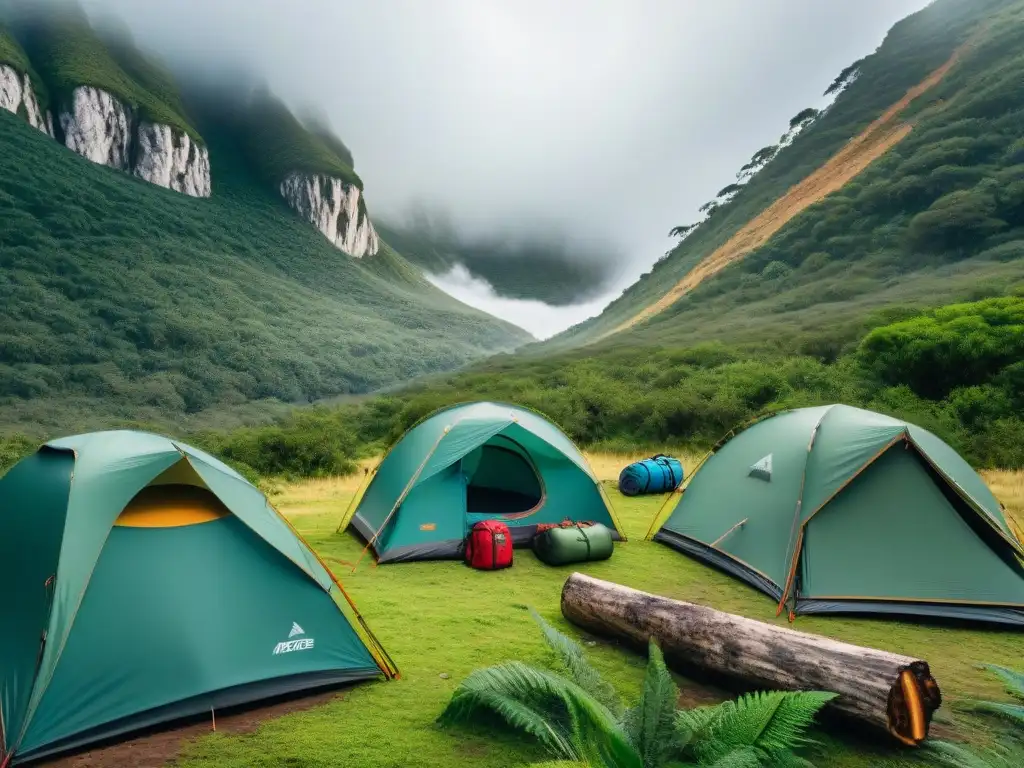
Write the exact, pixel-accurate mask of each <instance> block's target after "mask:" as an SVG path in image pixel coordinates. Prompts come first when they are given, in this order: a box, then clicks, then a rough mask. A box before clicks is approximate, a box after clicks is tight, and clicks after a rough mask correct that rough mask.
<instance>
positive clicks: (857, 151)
mask: <svg viewBox="0 0 1024 768" xmlns="http://www.w3.org/2000/svg"><path fill="white" fill-rule="evenodd" d="M973 44H974V39H973V38H972V40H969V41H968V42H966V43H964V44H963V45H961V46H960V47H959V48H957V49H956V50H955V51H954V52H953V55H952V56H950V58H949V60H948V61H947V62H946V63H945V64H943V65H942V66H941V67H939V68H938V69H936V70H935V71H934V72H932V73H931V74H930V75H928V77H926V78H925V79H924V80H922V81H921V82H920V83H918V84H917V85H915V86H914V87H913V88H911V89H910V90H908V91H907V92H906V94H904V96H903V98H902V99H900V100H899V101H898V102H896V103H895V104H893V105H892V106H891V107H889V108H888V109H887V110H886V111H885V112H883V113H882V115H881V116H880V117H878V118H877V119H876V120H875V121H874V122H873V123H871V125H869V126H868V127H867V128H865V129H864V130H863V131H862V132H861V133H860V134H859V135H857V136H855V137H854V138H852V139H850V141H848V142H847V143H846V145H845V146H844V147H843V148H842V149H841V150H839V152H837V153H836V154H835V155H833V156H832V157H831V158H830V159H829V160H828V161H827V162H825V164H824V165H822V166H821V167H820V168H818V170H816V171H814V173H812V174H811V175H810V176H808V177H807V178H805V179H804V180H803V181H801V182H800V183H799V184H796V185H795V186H793V187H791V188H790V189H789V190H788V191H787V192H786V194H785V195H783V196H782V197H780V198H779V199H778V200H776V201H775V202H774V203H772V204H771V205H770V206H768V208H766V209H765V210H764V211H762V212H761V213H760V214H759V215H758V216H756V217H754V218H753V219H751V220H750V221H749V222H748V223H747V224H746V225H745V226H744V227H743V228H742V229H740V231H739V232H737V233H736V234H735V235H733V236H732V237H731V238H730V239H729V241H728V242H726V243H725V245H723V246H721V247H720V248H718V249H717V250H716V251H714V252H713V253H712V254H711V255H710V256H708V257H706V258H704V259H703V260H701V262H700V263H698V264H697V266H696V267H694V268H693V269H692V270H690V271H689V272H688V273H687V274H686V276H685V277H684V278H683V279H682V280H680V281H679V282H678V283H676V284H675V285H674V286H673V287H672V289H671V290H670V291H669V292H668V293H666V294H665V295H664V296H662V297H661V298H660V299H659V300H658V301H656V302H654V303H653V304H651V305H650V306H648V307H646V308H645V309H644V310H642V311H641V312H639V313H638V314H637V315H635V316H634V317H632V318H631V319H629V320H627V321H626V322H624V323H622V324H621V325H619V326H617V327H616V328H614V329H613V330H611V331H609V332H608V333H605V334H603V335H602V336H600V337H599V338H598V339H595V341H597V340H600V339H603V338H607V337H608V336H611V335H612V334H615V333H619V332H620V331H624V330H626V329H627V328H631V327H632V326H634V325H636V324H637V323H640V322H643V321H644V320H647V319H648V318H651V317H653V316H654V315H656V314H658V313H659V312H662V311H663V310H665V309H666V308H668V307H670V306H671V305H672V304H674V303H675V302H676V301H678V300H679V299H680V298H681V297H682V296H684V295H685V294H687V293H689V292H690V291H692V290H693V289H694V288H696V287H697V286H698V285H700V284H701V283H702V282H703V281H704V280H706V279H707V278H709V277H711V276H712V275H714V274H716V273H718V272H720V271H721V270H723V269H724V268H725V267H727V266H729V265H730V264H732V263H733V262H736V261H739V260H740V259H742V258H743V257H744V256H746V255H747V254H748V253H750V252H751V251H753V250H755V249H757V248H760V247H761V246H762V245H764V244H765V243H767V242H768V240H769V239H770V238H771V237H772V235H774V234H775V233H776V232H778V231H779V230H780V229H782V228H783V227H784V226H785V225H786V224H787V223H789V221H790V219H792V218H793V217H794V216H796V215H797V214H799V213H801V212H802V211H804V210H806V209H807V208H809V207H810V206H812V205H814V204H815V203H817V202H819V201H821V200H823V199H824V198H825V197H826V196H828V195H830V194H832V193H833V192H835V191H837V190H839V189H840V188H841V187H843V186H845V185H846V184H847V183H848V182H850V181H851V180H853V178H854V177H855V176H857V175H858V174H859V173H860V172H861V171H863V170H864V169H865V168H867V167H868V166H869V165H871V163H873V162H874V161H875V160H877V159H878V158H879V157H881V156H882V155H884V154H885V153H886V152H887V151H888V150H889V149H890V148H891V147H893V146H894V145H895V144H897V143H899V142H900V141H902V140H903V139H904V138H905V137H906V136H907V134H909V133H910V131H911V128H912V126H911V125H910V124H909V123H904V122H901V121H900V120H899V119H898V118H899V116H900V114H901V113H902V112H903V110H905V109H906V108H907V107H908V106H910V104H911V102H913V101H914V100H915V99H917V98H918V97H919V96H921V95H922V94H923V93H925V92H927V91H928V90H930V89H932V88H934V87H935V86H936V85H938V84H939V83H940V82H941V81H942V78H944V77H945V76H946V74H947V73H948V72H949V71H950V70H951V69H952V68H953V67H954V66H956V63H957V62H958V61H959V60H960V58H961V57H962V56H963V54H964V53H965V52H966V50H967V49H968V48H969V47H971V46H972V45H973Z"/></svg>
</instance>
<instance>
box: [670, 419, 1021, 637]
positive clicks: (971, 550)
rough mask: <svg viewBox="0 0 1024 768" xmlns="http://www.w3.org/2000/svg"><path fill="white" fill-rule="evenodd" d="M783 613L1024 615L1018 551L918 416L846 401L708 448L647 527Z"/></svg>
mask: <svg viewBox="0 0 1024 768" xmlns="http://www.w3.org/2000/svg"><path fill="white" fill-rule="evenodd" d="M654 539H655V540H656V541H660V542H663V543H665V544H667V545H668V546H670V547H673V548H675V549H677V550H679V551H680V552H683V553H685V554H687V555H690V556H692V557H695V558H697V559H699V560H703V561H705V562H707V563H710V564H712V565H715V566H717V567H719V568H721V569H723V570H725V571H727V572H729V573H731V574H732V575H733V576H736V577H737V578H740V579H742V580H743V581H746V582H747V583H749V584H751V585H753V586H754V587H756V588H757V589H760V590H761V591H763V592H766V593H767V594H769V595H771V596H772V597H773V598H774V599H775V600H776V601H778V604H779V610H780V611H781V610H785V609H787V608H788V609H789V610H790V611H791V612H792V613H793V614H797V613H826V612H835V613H865V614H903V615H918V616H935V617H946V618H954V619H967V620H978V621H988V622H995V623H1000V624H1010V625H1024V568H1022V564H1021V558H1022V556H1024V548H1022V545H1021V541H1020V539H1019V538H1018V533H1017V532H1016V530H1015V529H1014V528H1013V527H1012V525H1011V523H1010V522H1009V521H1008V520H1007V518H1006V517H1005V515H1004V514H1003V510H1002V509H1001V507H1000V504H999V503H998V502H997V501H996V499H995V497H994V496H993V495H992V493H991V491H990V490H989V489H988V487H987V486H986V485H985V482H984V481H983V480H982V479H981V477H979V476H978V474H977V473H976V472H975V471H974V470H973V469H972V468H971V467H970V465H969V464H968V463H967V462H966V461H964V459H963V458H961V457H960V456H959V455H958V454H957V453H956V452H955V451H954V450H953V449H952V448H950V447H949V446H948V445H946V444H945V443H944V442H943V441H942V440H940V439H939V438H938V437H936V436H935V435H933V434H931V433H930V432H928V431H927V430H924V429H922V428H921V427H918V426H915V425H913V424H909V423H907V422H905V421H901V420H898V419H893V418H890V417H888V416H883V415H881V414H878V413H873V412H871V411H865V410H861V409H859V408H851V407H849V406H845V405H830V406H823V407H817V408H802V409H797V410H792V411H786V412H783V413H780V414H777V415H775V416H772V417H770V418H766V419H764V420H761V421H758V422H757V423H755V424H753V425H752V426H749V427H747V428H746V429H744V430H742V431H741V432H739V434H737V435H735V436H734V437H732V439H730V440H728V442H725V443H724V444H721V445H720V446H719V448H718V449H717V450H716V451H714V453H713V454H712V455H711V457H710V458H709V459H708V460H707V461H706V462H705V463H704V464H703V466H701V467H700V469H699V470H698V471H697V472H696V473H695V475H694V476H693V478H692V480H691V481H690V484H689V486H688V487H687V488H686V489H685V490H684V491H683V493H682V496H681V499H680V500H679V502H678V504H677V506H676V508H675V510H674V511H673V512H672V514H671V516H670V517H669V518H668V520H667V521H666V522H665V523H664V525H662V526H661V528H660V529H659V530H658V532H657V534H656V535H655V536H654Z"/></svg>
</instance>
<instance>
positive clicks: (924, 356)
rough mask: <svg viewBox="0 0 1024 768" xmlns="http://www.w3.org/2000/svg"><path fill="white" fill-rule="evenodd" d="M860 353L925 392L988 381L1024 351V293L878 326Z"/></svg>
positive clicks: (889, 376)
mask: <svg viewBox="0 0 1024 768" xmlns="http://www.w3.org/2000/svg"><path fill="white" fill-rule="evenodd" d="M860 357H861V359H862V360H863V361H864V363H865V365H867V366H868V367H869V368H870V369H871V370H872V371H874V372H875V374H876V375H878V376H879V378H880V379H881V380H882V381H884V382H886V383H888V384H893V385H895V384H906V385H908V386H909V387H910V388H911V389H912V390H914V391H915V392H916V393H918V394H919V395H922V396H924V397H930V398H936V399H938V398H942V397H944V396H946V395H947V394H949V392H951V391H952V390H953V389H955V388H956V387H965V386H971V385H977V384H983V383H984V382H986V381H989V380H991V379H994V378H995V377H997V376H998V375H999V374H1000V373H1001V372H1002V371H1003V369H1004V368H1006V367H1007V366H1009V365H1010V364H1012V363H1016V362H1017V361H1019V360H1021V359H1022V357H1024V299H1021V298H1018V297H1008V298H1001V299H989V300H986V301H981V302H977V303H973V304H959V305H953V306H949V307H944V308H942V309H938V310H935V311H934V312H932V313H929V314H927V315H923V316H920V317H917V318H914V319H912V320H905V321H903V322H899V323H894V324H893V325H888V326H883V327H881V328H876V329H875V330H874V331H872V332H871V333H869V334H868V335H867V337H865V339H864V341H863V342H862V343H861V346H860Z"/></svg>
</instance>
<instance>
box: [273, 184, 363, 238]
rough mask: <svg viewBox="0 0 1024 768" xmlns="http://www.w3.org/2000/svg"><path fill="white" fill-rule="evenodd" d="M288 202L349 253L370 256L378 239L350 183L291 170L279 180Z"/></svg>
mask: <svg viewBox="0 0 1024 768" xmlns="http://www.w3.org/2000/svg"><path fill="white" fill-rule="evenodd" d="M281 195H282V196H283V197H284V199H285V200H286V201H287V203H288V205H289V206H291V208H292V209H293V210H294V211H295V212H296V213H298V214H299V215H300V216H301V217H302V218H304V219H305V220H306V221H308V222H310V223H311V224H313V225H314V226H315V227H316V228H317V229H319V230H320V231H321V232H322V233H323V234H324V236H325V237H326V238H327V239H328V240H330V241H331V242H332V243H333V244H334V245H335V246H336V247H337V248H339V249H341V250H342V251H344V252H345V253H347V254H348V255H349V256H355V257H356V258H362V257H363V256H373V255H374V254H376V253H377V251H378V250H379V249H380V238H379V237H378V236H377V231H376V230H375V229H374V228H373V224H372V223H371V222H370V217H369V216H367V215H366V213H365V212H364V211H360V206H359V199H360V195H361V192H360V190H359V188H358V187H357V186H355V185H354V184H347V183H345V182H343V181H342V180H341V179H337V178H334V177H331V176H324V175H320V174H312V175H311V174H304V173H293V174H291V175H290V176H289V177H288V178H287V179H285V180H284V181H283V182H282V183H281Z"/></svg>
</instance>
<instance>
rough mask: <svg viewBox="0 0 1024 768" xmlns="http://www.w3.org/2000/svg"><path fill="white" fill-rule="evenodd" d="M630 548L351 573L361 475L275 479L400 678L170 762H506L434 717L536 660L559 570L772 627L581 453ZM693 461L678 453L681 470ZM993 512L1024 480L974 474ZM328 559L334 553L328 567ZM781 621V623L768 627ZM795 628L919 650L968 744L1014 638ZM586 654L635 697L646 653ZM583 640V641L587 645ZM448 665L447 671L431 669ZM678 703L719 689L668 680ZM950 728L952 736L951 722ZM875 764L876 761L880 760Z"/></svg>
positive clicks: (844, 741)
mask: <svg viewBox="0 0 1024 768" xmlns="http://www.w3.org/2000/svg"><path fill="white" fill-rule="evenodd" d="M590 458H591V461H592V463H593V465H594V467H595V469H596V471H597V472H598V474H599V476H600V477H601V478H602V479H603V482H604V483H605V486H606V488H607V490H608V492H609V495H610V497H611V498H612V501H613V503H614V504H615V506H616V510H617V512H618V514H619V517H620V519H621V521H622V523H623V525H624V527H625V528H626V533H627V535H628V536H629V537H630V541H629V542H628V543H625V544H621V545H619V546H618V547H617V549H616V552H615V555H614V556H613V557H612V559H611V560H608V561H606V562H603V563H595V564H590V565H588V566H586V567H583V568H579V569H576V568H575V567H574V566H566V567H563V568H549V567H546V566H544V565H542V564H541V563H540V562H539V561H538V560H536V558H534V557H533V555H532V554H531V553H530V552H529V551H518V552H517V553H516V565H515V567H513V568H511V569H509V570H506V571H499V572H496V573H480V572H477V571H472V570H470V569H467V568H465V567H464V566H463V565H462V564H460V563H457V562H435V563H409V564H403V565H392V566H384V567H381V568H375V567H374V566H373V564H372V562H371V561H370V560H369V558H367V559H366V560H364V561H363V563H362V565H361V566H360V567H359V569H358V570H357V572H356V573H354V574H350V573H349V569H347V568H345V566H344V565H343V564H341V562H353V561H354V560H355V559H356V558H357V557H358V556H359V552H360V549H361V547H360V543H359V542H358V541H357V540H356V539H355V538H354V537H353V536H351V535H350V534H343V535H337V534H335V533H334V530H335V527H336V526H337V523H338V520H339V519H340V517H341V514H342V512H343V511H344V509H345V507H346V506H347V504H348V502H349V500H350V498H351V495H352V493H354V492H355V489H356V488H357V487H358V486H359V483H360V480H361V477H360V475H358V474H357V475H354V476H352V477H348V478H342V479H330V480H314V481H309V482H303V483H298V484H294V485H288V486H284V487H282V488H281V489H280V491H279V492H278V493H276V494H275V503H276V504H277V505H278V507H279V508H280V509H281V510H282V511H283V512H285V513H286V514H287V515H288V516H289V517H290V518H291V519H292V521H293V522H294V524H295V525H296V526H297V527H298V529H299V530H300V531H301V532H302V533H303V534H304V535H305V536H306V537H307V538H308V540H309V541H310V543H311V544H312V545H313V546H314V547H315V548H316V549H317V550H319V551H320V552H321V553H322V554H323V555H325V556H326V557H328V558H330V562H331V564H332V565H334V566H336V568H337V572H338V574H339V576H341V577H342V579H343V580H344V581H345V583H346V586H347V588H348V590H349V592H350V593H351V595H352V597H353V599H355V601H356V602H357V603H358V605H359V607H360V610H361V611H362V612H363V613H364V615H365V616H366V617H367V619H368V621H369V622H370V623H371V626H372V627H373V629H374V631H375V632H376V633H377V635H378V637H379V638H380V639H381V641H382V642H383V643H384V644H385V646H386V647H387V648H388V650H389V651H390V653H391V654H392V656H393V657H394V658H395V660H396V661H397V663H398V664H399V666H400V667H401V670H402V679H401V680H399V681H397V682H393V683H373V684H368V685H362V686H358V687H356V688H353V689H351V690H349V691H346V692H345V693H343V694H342V695H340V696H339V697H338V698H336V699H335V700H334V701H332V702H331V703H330V704H327V705H324V706H322V707H318V708H316V709H312V710H309V711H306V712H302V713H296V714H293V715H288V716H285V717H282V718H280V719H278V720H274V721H269V722H267V723H265V724H264V725H263V726H262V727H260V728H259V729H258V730H257V731H256V732H255V733H252V734H248V735H242V736H226V735H217V734H211V735H210V736H208V737H204V738H202V739H200V740H198V741H197V742H195V743H194V744H192V745H190V746H189V747H188V748H187V749H186V751H185V753H184V756H183V757H182V758H181V760H180V766H181V768H213V767H214V766H216V768H243V767H244V768H259V767H260V766H280V765H292V766H334V765H337V766H342V765H344V766H364V765H365V766H370V765H372V766H374V767H375V768H391V767H395V768H397V767H398V766H438V767H439V766H460V765H466V766H469V765H472V766H494V767H495V768H499V767H501V766H519V765H524V764H529V763H533V762H538V761H541V760H543V755H541V754H539V753H538V751H537V750H536V749H535V748H533V747H532V746H531V745H530V744H529V743H526V742H524V741H522V740H520V739H517V738H516V737H514V736H510V735H508V734H505V733H504V732H500V731H495V732H494V733H487V734H485V733H483V732H481V731H479V730H474V731H462V732H457V733H449V732H444V731H441V730H440V729H438V728H437V727H436V726H435V725H434V718H435V717H436V716H437V714H438V713H439V712H440V711H441V709H442V708H443V706H444V704H445V702H446V701H447V699H448V697H449V696H450V695H451V693H452V691H453V690H454V689H455V687H456V685H457V684H458V682H459V681H460V680H461V679H463V678H464V677H465V676H466V675H468V674H469V673H470V672H471V671H472V670H474V669H476V668H478V667H481V666H485V665H488V664H492V663H495V662H498V661H503V660H508V659H518V660H521V661H525V662H531V663H545V662H546V661H547V659H548V656H547V654H546V653H545V649H544V646H543V644H542V642H541V640H540V635H539V633H538V631H537V629H536V627H535V625H534V624H533V623H532V621H531V620H530V617H529V615H528V614H527V610H526V609H527V607H528V606H534V607H536V608H537V609H538V610H539V611H540V613H541V614H542V615H543V616H544V617H545V618H547V619H549V620H550V621H552V622H554V623H555V625H556V626H558V627H559V628H561V629H562V630H563V631H569V632H570V633H573V634H576V635H577V636H578V635H579V633H578V632H576V630H575V629H574V628H572V627H570V626H569V625H568V624H567V623H566V622H565V621H563V620H562V618H561V614H560V612H559V595H560V592H561V588H562V584H563V583H564V580H565V578H566V577H567V576H568V575H569V574H570V573H571V572H572V571H573V570H582V571H584V572H586V573H589V574H591V575H593V576H595V577H598V578H605V579H609V580H613V581H618V582H621V583H625V584H628V585H630V586H633V587H637V588H639V589H645V590H649V591H653V592H657V593H660V594H664V595H668V596H670V597H674V598H679V599H683V600H690V601H694V602H699V603H705V604H708V605H712V606H714V607H716V608H719V609H722V610H726V611H732V612H735V613H740V614H744V615H746V616H751V617H753V618H757V619H760V620H764V621H776V619H775V618H774V613H775V610H774V606H773V605H772V603H771V601H770V600H768V599H767V598H765V597H764V596H763V595H761V594H760V593H758V592H755V591H754V590H752V589H750V588H748V587H746V586H744V585H742V584H740V583H738V582H736V581H735V580H733V579H731V578H729V577H728V576H725V575H722V574H719V573H717V572H715V571H712V570H710V569H708V568H706V567H704V566H702V565H700V564H698V563H696V562H694V561H692V560H689V559H688V558H685V557H683V556H681V555H679V554H677V553H675V552H673V551H672V550H669V549H668V548H667V547H664V546H661V545H659V544H654V543H651V542H646V541H643V540H642V538H643V536H644V534H645V533H646V531H647V528H648V526H649V525H650V522H651V518H652V516H653V515H654V514H655V512H656V510H657V509H658V507H659V506H660V504H661V502H662V499H661V498H659V497H647V498H639V499H626V498H624V497H622V496H621V495H619V494H618V493H617V492H616V491H615V482H614V478H615V477H616V475H617V474H618V470H619V469H620V468H621V467H622V466H623V465H624V463H625V462H626V461H628V460H630V459H631V458H635V457H623V456H615V455H611V454H595V455H592V456H591V457H590ZM696 458H697V457H696V456H686V457H684V459H685V460H686V461H687V462H688V467H690V466H693V463H694V461H695V459H696ZM986 477H987V479H988V480H989V482H991V483H992V484H993V487H994V488H995V489H996V490H997V492H999V493H1000V494H1001V495H1002V498H1003V501H1004V503H1006V505H1007V508H1008V509H1011V510H1014V511H1016V513H1017V514H1018V519H1020V516H1021V515H1022V514H1024V473H1001V472H993V473H988V474H987V476H986ZM339 561H341V562H339ZM782 621H783V622H784V619H783V620H782ZM796 626H797V627H798V628H800V629H803V630H807V631H810V632H817V633H821V634H824V635H829V636H832V637H836V638H838V639H842V640H847V641H851V642H855V643H861V644H865V645H871V646H875V647H879V648H885V649H888V650H891V651H895V652H900V653H908V654H910V653H912V654H915V655H920V656H922V657H923V658H926V659H928V660H929V661H930V662H931V663H932V665H933V670H934V674H935V676H936V679H937V680H938V681H939V683H940V685H941V686H942V688H943V694H944V697H945V703H944V706H943V708H942V709H941V710H940V713H944V717H943V719H944V720H947V719H950V720H952V721H953V725H945V724H942V725H941V726H939V727H938V728H937V730H942V731H943V735H944V736H948V735H951V733H952V735H956V736H962V737H971V738H976V737H979V736H980V734H979V732H977V731H975V730H974V729H973V725H974V724H973V723H970V722H969V721H966V720H961V719H959V718H957V717H954V715H953V711H952V706H951V704H952V703H954V702H955V701H956V700H957V699H963V698H964V697H968V696H978V695H986V696H999V694H1000V689H999V685H998V684H997V683H996V682H994V680H993V679H992V678H991V677H989V676H986V675H985V674H983V673H982V672H980V671H979V670H978V669H976V668H975V664H976V663H978V662H992V663H997V664H1007V665H1010V666H1017V665H1019V663H1020V657H1021V654H1022V653H1024V636H1022V635H1020V634H1019V633H1018V634H1014V633H1010V632H997V631H969V630H965V629H953V628H946V627H936V626H926V625H920V624H904V623H900V622H894V621H872V620H864V619H843V618H817V617H802V618H800V619H798V622H797V625H796ZM595 640H596V643H595V645H593V646H592V647H590V648H589V649H588V651H589V653H590V655H591V657H592V658H593V660H594V662H595V664H596V665H597V666H598V667H599V668H600V670H601V672H602V673H603V674H605V675H607V677H608V679H609V680H610V681H611V682H613V683H614V684H615V685H616V687H618V688H619V689H620V690H621V691H622V692H623V694H624V695H626V696H629V695H633V694H635V693H637V692H638V691H639V686H640V682H641V679H642V676H643V665H644V661H645V660H644V659H643V658H641V657H640V656H638V655H636V654H633V653H630V652H626V651H624V650H622V649H620V648H617V647H615V646H614V645H611V644H608V643H605V642H603V641H601V640H599V639H595ZM591 642H593V641H591ZM442 674H446V675H448V677H446V678H442V677H441V675H442ZM680 683H681V686H682V689H683V696H684V697H688V698H690V699H691V700H699V699H702V698H703V699H706V698H707V697H708V696H709V695H710V696H715V695H718V696H721V694H720V693H717V692H715V691H710V690H709V689H706V688H703V687H700V686H697V685H696V684H694V683H692V682H689V681H686V680H680ZM950 729H952V731H951V730H950ZM818 737H819V738H820V739H821V740H822V742H823V743H822V746H821V747H820V748H818V749H817V751H816V752H815V753H814V754H813V759H814V760H815V762H816V764H817V765H819V766H823V767H831V768H867V767H868V766H877V765H880V764H883V763H885V764H889V765H893V766H899V765H913V764H914V763H912V762H909V761H908V760H907V759H906V755H905V754H904V753H901V752H900V751H899V750H896V749H887V748H883V747H880V746H878V745H874V744H870V743H867V742H865V741H863V739H862V737H856V736H851V735H848V734H844V733H842V732H840V731H838V730H835V729H832V730H829V731H828V732H823V733H820V734H818ZM886 761H889V762H888V763H886Z"/></svg>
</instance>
